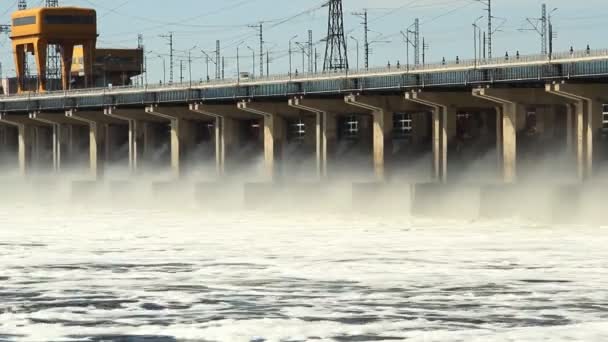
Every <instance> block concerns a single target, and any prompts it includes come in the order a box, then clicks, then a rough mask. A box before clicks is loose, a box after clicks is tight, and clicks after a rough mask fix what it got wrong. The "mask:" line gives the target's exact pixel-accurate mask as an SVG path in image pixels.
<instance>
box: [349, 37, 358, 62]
mask: <svg viewBox="0 0 608 342" xmlns="http://www.w3.org/2000/svg"><path fill="white" fill-rule="evenodd" d="M350 39H352V40H354V41H355V42H356V43H357V70H359V39H357V38H355V37H353V36H350Z"/></svg>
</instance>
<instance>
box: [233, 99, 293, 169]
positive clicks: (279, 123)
mask: <svg viewBox="0 0 608 342" xmlns="http://www.w3.org/2000/svg"><path fill="white" fill-rule="evenodd" d="M237 107H238V108H239V109H240V110H243V111H245V112H248V113H252V114H256V115H260V116H261V117H262V118H263V120H264V121H263V124H264V134H263V139H264V164H265V170H266V177H267V178H268V179H269V180H271V181H274V180H277V179H278V177H279V176H280V175H282V172H281V171H282V168H281V166H282V165H281V161H282V160H284V155H283V154H284V153H285V146H284V145H285V143H286V141H287V127H286V123H285V119H284V118H283V117H281V116H280V114H279V111H278V109H277V107H275V106H274V105H272V104H268V105H264V104H260V103H258V104H253V103H251V102H247V101H242V102H239V103H238V105H237ZM283 110H285V109H284V108H283Z"/></svg>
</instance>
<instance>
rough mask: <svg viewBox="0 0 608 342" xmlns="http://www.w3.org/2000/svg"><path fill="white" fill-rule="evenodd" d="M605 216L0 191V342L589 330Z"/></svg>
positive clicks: (600, 305)
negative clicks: (243, 207)
mask: <svg viewBox="0 0 608 342" xmlns="http://www.w3.org/2000/svg"><path fill="white" fill-rule="evenodd" d="M606 246H608V228H603V227H597V226H543V225H535V224H531V223H525V222H517V221H470V222H464V221H439V220H421V219H410V218H408V217H407V216H406V215H404V216H403V217H391V218H382V217H371V216H364V215H362V214H313V213H293V212H291V213H276V214H270V213H268V212H229V211H218V212H215V213H213V212H208V211H206V210H204V209H183V210H176V209H171V210H161V209H154V210H152V209H131V210H129V209H118V208H101V207H99V206H98V205H94V204H92V205H91V206H90V207H88V208H87V207H86V205H85V204H83V203H80V204H78V203H74V204H72V205H37V206H34V205H17V204H6V205H4V206H3V207H2V208H1V209H0V272H1V273H0V341H48V340H52V341H163V342H164V341H175V340H196V341H384V340H395V341H401V340H408V341H603V340H608V248H606Z"/></svg>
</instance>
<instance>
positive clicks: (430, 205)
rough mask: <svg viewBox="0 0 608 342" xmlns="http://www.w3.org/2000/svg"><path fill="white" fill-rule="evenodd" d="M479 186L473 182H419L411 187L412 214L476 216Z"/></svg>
mask: <svg viewBox="0 0 608 342" xmlns="http://www.w3.org/2000/svg"><path fill="white" fill-rule="evenodd" d="M479 202H480V187H479V186H478V185H474V184H441V183H421V184H414V185H413V187H412V214H413V215H416V216H426V217H447V218H477V217H478V216H479Z"/></svg>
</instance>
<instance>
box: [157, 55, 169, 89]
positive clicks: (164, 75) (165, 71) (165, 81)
mask: <svg viewBox="0 0 608 342" xmlns="http://www.w3.org/2000/svg"><path fill="white" fill-rule="evenodd" d="M158 58H160V59H162V60H163V84H167V67H166V63H165V57H163V56H161V55H158Z"/></svg>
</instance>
